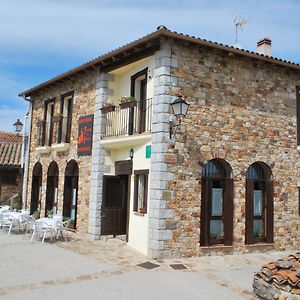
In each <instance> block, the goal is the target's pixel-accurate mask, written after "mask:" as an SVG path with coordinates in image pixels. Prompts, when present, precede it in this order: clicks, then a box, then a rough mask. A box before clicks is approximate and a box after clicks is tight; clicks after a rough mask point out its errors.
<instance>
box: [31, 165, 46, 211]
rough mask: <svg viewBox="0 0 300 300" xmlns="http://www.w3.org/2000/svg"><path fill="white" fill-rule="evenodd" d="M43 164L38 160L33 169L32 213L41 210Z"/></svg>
mask: <svg viewBox="0 0 300 300" xmlns="http://www.w3.org/2000/svg"><path fill="white" fill-rule="evenodd" d="M42 174H43V172H42V165H41V164H40V163H39V162H37V163H36V164H35V165H34V167H33V170H32V183H31V199H30V214H31V215H32V214H33V213H34V212H35V211H38V210H39V211H40V210H41V188H42Z"/></svg>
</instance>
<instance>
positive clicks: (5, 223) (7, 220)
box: [1, 213, 20, 235]
mask: <svg viewBox="0 0 300 300" xmlns="http://www.w3.org/2000/svg"><path fill="white" fill-rule="evenodd" d="M16 227H17V228H18V230H20V224H19V221H18V220H17V219H16V218H14V217H12V216H10V215H9V214H6V213H4V214H2V218H1V228H2V229H4V228H8V235H10V234H11V232H12V230H13V229H14V228H16Z"/></svg>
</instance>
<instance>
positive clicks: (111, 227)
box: [101, 176, 128, 235]
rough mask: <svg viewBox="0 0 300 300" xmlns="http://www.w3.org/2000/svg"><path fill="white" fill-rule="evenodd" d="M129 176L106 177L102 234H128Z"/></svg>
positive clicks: (104, 180)
mask: <svg viewBox="0 0 300 300" xmlns="http://www.w3.org/2000/svg"><path fill="white" fill-rule="evenodd" d="M127 200H128V176H104V178H103V201H102V209H101V234H103V235H106V234H112V235H119V234H126V233H127V230H126V229H127Z"/></svg>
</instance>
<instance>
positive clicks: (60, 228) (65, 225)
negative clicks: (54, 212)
mask: <svg viewBox="0 0 300 300" xmlns="http://www.w3.org/2000/svg"><path fill="white" fill-rule="evenodd" d="M71 221H72V220H71V219H69V220H67V221H64V222H57V225H56V239H58V237H59V234H61V235H62V237H63V238H64V239H65V241H66V242H68V240H67V236H68V235H69V226H70V224H71Z"/></svg>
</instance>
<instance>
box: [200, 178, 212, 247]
mask: <svg viewBox="0 0 300 300" xmlns="http://www.w3.org/2000/svg"><path fill="white" fill-rule="evenodd" d="M201 184H202V189H201V220H200V226H201V228H200V245H201V246H208V240H209V224H208V222H209V213H210V212H209V205H208V203H209V199H210V193H211V180H209V179H206V178H202V181H201Z"/></svg>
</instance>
